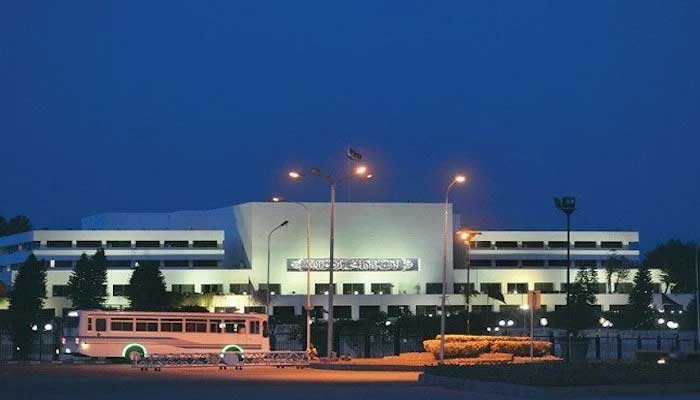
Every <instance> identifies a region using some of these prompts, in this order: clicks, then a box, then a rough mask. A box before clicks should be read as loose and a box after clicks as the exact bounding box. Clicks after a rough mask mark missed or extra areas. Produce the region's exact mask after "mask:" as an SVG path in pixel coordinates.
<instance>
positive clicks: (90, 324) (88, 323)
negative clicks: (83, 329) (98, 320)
mask: <svg viewBox="0 0 700 400" xmlns="http://www.w3.org/2000/svg"><path fill="white" fill-rule="evenodd" d="M87 328H88V330H89V331H91V330H92V318H88V320H87Z"/></svg>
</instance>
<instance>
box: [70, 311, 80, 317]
mask: <svg viewBox="0 0 700 400" xmlns="http://www.w3.org/2000/svg"><path fill="white" fill-rule="evenodd" d="M68 316H69V317H73V318H75V317H77V316H78V312H77V311H68Z"/></svg>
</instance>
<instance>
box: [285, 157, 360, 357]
mask: <svg viewBox="0 0 700 400" xmlns="http://www.w3.org/2000/svg"><path fill="white" fill-rule="evenodd" d="M287 175H289V177H290V178H292V179H301V178H304V177H306V174H305V173H304V172H300V171H290V172H289V173H288V174H287ZM311 175H313V176H317V177H320V178H322V179H324V180H325V181H326V183H327V184H328V186H329V187H330V190H331V201H330V203H331V204H330V229H329V233H330V240H329V242H330V250H329V253H328V332H327V333H328V337H327V346H328V358H332V357H331V355H332V353H333V294H334V290H333V251H334V247H335V188H336V186H337V185H339V184H340V183H342V182H343V181H347V180H350V179H352V178H360V179H370V178H372V176H373V175H372V174H371V173H370V172H369V170H368V168H367V167H366V166H364V165H360V166H358V167H357V168H355V170H354V171H353V174H351V175H347V176H343V177H340V178H336V177H334V176H333V175H330V174H325V173H322V172H321V170H320V169H318V168H312V169H311ZM309 267H310V266H307V269H308V268H309Z"/></svg>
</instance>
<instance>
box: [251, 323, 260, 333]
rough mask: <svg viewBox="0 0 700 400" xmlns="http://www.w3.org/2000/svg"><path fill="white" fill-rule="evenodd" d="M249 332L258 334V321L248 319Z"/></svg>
mask: <svg viewBox="0 0 700 400" xmlns="http://www.w3.org/2000/svg"><path fill="white" fill-rule="evenodd" d="M250 333H253V334H256V335H257V334H260V321H250Z"/></svg>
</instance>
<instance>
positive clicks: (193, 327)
mask: <svg viewBox="0 0 700 400" xmlns="http://www.w3.org/2000/svg"><path fill="white" fill-rule="evenodd" d="M206 331H207V321H206V320H204V319H186V320H185V332H206Z"/></svg>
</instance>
